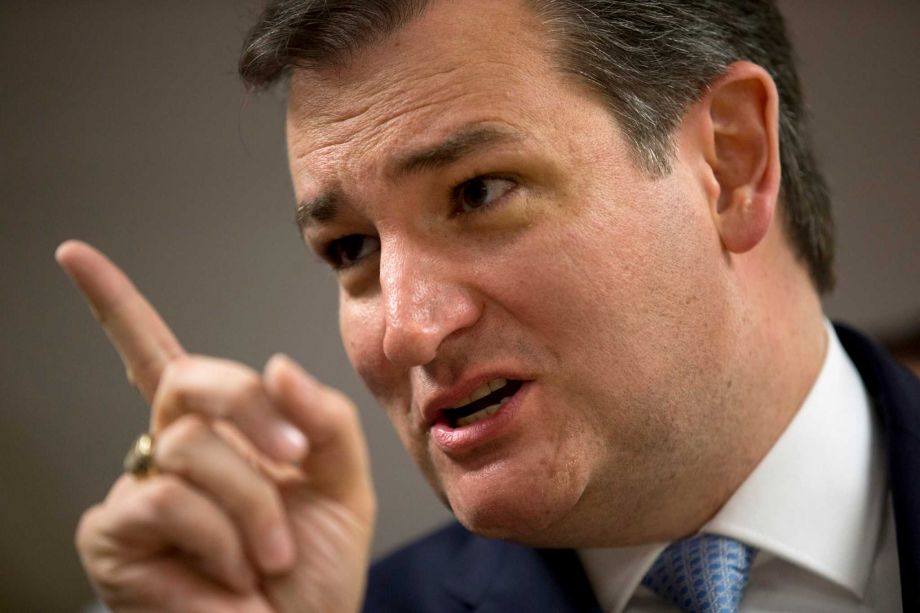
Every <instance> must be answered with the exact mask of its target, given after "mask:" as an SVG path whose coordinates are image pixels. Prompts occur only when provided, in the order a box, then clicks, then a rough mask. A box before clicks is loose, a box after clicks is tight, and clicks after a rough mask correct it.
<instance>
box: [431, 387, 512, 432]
mask: <svg viewBox="0 0 920 613" xmlns="http://www.w3.org/2000/svg"><path fill="white" fill-rule="evenodd" d="M522 385H524V382H523V381H515V380H508V379H492V380H491V381H488V382H486V383H483V384H482V385H481V386H480V387H479V388H478V389H477V390H476V391H474V392H473V393H472V394H470V396H469V397H468V398H464V399H463V400H462V401H461V403H460V404H459V405H457V406H456V407H451V408H449V409H444V410H443V411H442V415H443V417H444V419H445V420H446V421H447V424H448V425H449V426H450V427H451V428H461V427H463V426H468V425H470V424H472V423H475V422H477V421H479V420H480V419H485V418H486V417H488V416H489V415H492V414H494V413H495V412H497V411H498V410H499V409H500V408H501V406H502V405H503V404H504V403H505V402H507V401H508V399H509V398H511V397H512V396H514V394H516V393H517V391H518V390H519V389H521V386H522Z"/></svg>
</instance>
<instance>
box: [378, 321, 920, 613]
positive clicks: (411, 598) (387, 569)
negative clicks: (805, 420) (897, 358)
mask: <svg viewBox="0 0 920 613" xmlns="http://www.w3.org/2000/svg"><path fill="white" fill-rule="evenodd" d="M837 334H838V336H839V337H840V340H841V342H842V343H843V346H844V349H846V352H847V353H848V354H849V356H850V359H852V360H853V363H854V364H855V365H856V368H857V369H858V370H859V373H860V375H861V376H862V379H863V383H864V384H865V386H866V389H867V390H868V392H869V396H870V398H872V400H873V403H874V406H875V408H876V410H878V412H879V416H880V418H881V423H882V427H883V429H884V431H885V433H886V439H885V444H886V448H887V457H888V469H889V487H890V489H891V495H892V501H893V506H894V517H895V527H896V533H897V541H898V557H899V563H900V568H901V592H902V600H903V607H904V610H905V611H920V380H918V379H917V378H916V377H914V376H913V375H912V374H911V373H909V372H908V371H907V370H905V369H904V368H902V367H901V366H900V365H898V364H897V363H895V362H894V361H893V360H892V359H891V357H889V356H888V355H887V354H886V353H885V352H884V351H883V350H882V349H881V348H880V347H878V346H877V345H875V344H874V343H873V342H872V341H870V340H868V339H867V338H865V337H863V336H862V335H860V334H859V333H857V332H855V331H853V330H851V329H849V328H847V327H845V326H839V325H838V326H837ZM364 610H365V611H367V612H374V613H381V612H390V611H392V612H400V613H402V612H406V613H413V612H418V613H422V612H425V613H453V612H457V613H459V612H461V611H462V612H471V611H476V612H477V613H508V612H516V611H527V612H529V613H530V612H533V613H538V612H543V611H545V612H546V613H567V612H571V613H575V612H587V611H591V612H597V613H601V608H600V605H599V604H598V603H597V599H596V598H595V596H594V592H593V590H592V589H591V585H590V584H589V583H588V579H587V577H586V576H585V573H584V570H583V568H582V566H581V562H580V561H579V559H578V556H577V554H576V553H575V552H574V551H572V550H567V549H557V550H546V549H531V548H528V547H523V546H520V545H514V544H511V543H506V542H504V541H496V540H489V539H484V538H481V537H479V536H476V535H474V534H472V533H470V532H468V531H466V530H465V529H464V528H463V527H461V526H460V525H459V524H453V525H451V526H448V527H446V528H444V529H442V530H440V531H439V532H436V533H434V534H433V535H431V536H428V537H426V538H424V539H422V540H420V541H418V542H416V543H414V544H412V545H409V546H408V547H406V548H405V549H402V550H400V551H397V552H396V553H394V554H392V555H390V556H388V557H387V558H384V559H383V560H381V561H380V562H377V563H376V564H374V566H372V567H371V571H370V577H369V581H368V592H367V598H366V601H365V605H364Z"/></svg>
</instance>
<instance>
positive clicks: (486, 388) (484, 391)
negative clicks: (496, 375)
mask: <svg viewBox="0 0 920 613" xmlns="http://www.w3.org/2000/svg"><path fill="white" fill-rule="evenodd" d="M507 384H508V381H507V380H505V379H492V380H491V381H487V382H486V383H483V384H482V385H480V386H479V387H477V388H476V389H475V390H473V393H472V394H470V395H469V396H467V397H466V398H464V399H463V400H461V401H460V402H458V403H457V404H456V405H454V406H453V407H451V408H453V409H457V408H459V407H462V406H466V405H468V404H469V403H471V402H474V401H476V400H479V399H480V398H483V397H485V396H488V395H489V394H491V393H492V392H494V391H496V390H500V389H501V388H503V387H505V386H506V385H507Z"/></svg>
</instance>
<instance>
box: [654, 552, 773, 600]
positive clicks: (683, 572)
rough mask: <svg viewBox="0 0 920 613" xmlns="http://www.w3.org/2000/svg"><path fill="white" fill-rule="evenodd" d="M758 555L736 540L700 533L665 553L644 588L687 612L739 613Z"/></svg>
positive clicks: (660, 557)
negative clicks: (751, 570)
mask: <svg viewBox="0 0 920 613" xmlns="http://www.w3.org/2000/svg"><path fill="white" fill-rule="evenodd" d="M756 554H757V550H756V549H754V548H753V547H749V546H747V545H745V544H743V543H739V542H738V541H736V540H734V539H730V538H728V537H725V536H718V535H715V534H698V535H696V536H693V537H691V538H687V539H683V540H680V541H675V542H674V543H671V544H670V545H669V546H668V548H667V549H665V550H664V551H663V552H661V555H660V556H658V559H657V560H655V563H654V564H653V565H652V567H651V568H650V569H649V571H648V573H647V574H646V575H645V578H644V579H643V580H642V585H644V586H646V587H648V588H649V589H651V590H652V591H653V592H655V593H656V594H658V595H659V596H661V597H662V598H664V599H665V600H667V601H669V602H671V603H673V604H674V605H676V606H677V607H678V608H679V609H680V610H681V611H683V612H684V613H736V611H737V610H738V605H739V604H740V603H741V595H742V592H743V590H744V586H745V585H746V584H747V580H748V573H749V572H750V568H751V563H752V562H753V561H754V556H755V555H756Z"/></svg>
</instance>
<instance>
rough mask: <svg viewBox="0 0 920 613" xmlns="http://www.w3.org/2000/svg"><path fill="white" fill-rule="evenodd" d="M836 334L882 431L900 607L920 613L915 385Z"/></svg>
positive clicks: (918, 390)
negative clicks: (895, 551) (893, 531)
mask: <svg viewBox="0 0 920 613" xmlns="http://www.w3.org/2000/svg"><path fill="white" fill-rule="evenodd" d="M836 329H837V335H838V336H839V337H840V341H841V343H843V346H844V349H846V352H847V353H848V354H849V356H850V359H852V360H853V363H854V364H855V365H856V369H857V370H858V371H859V374H860V376H861V377H862V379H863V383H864V384H865V386H866V390H867V391H868V393H869V396H870V397H871V398H872V400H873V404H874V406H875V408H876V410H877V411H878V413H879V417H880V419H881V422H882V427H883V428H884V430H885V436H886V441H885V444H886V450H887V455H888V474H889V480H890V487H891V499H892V503H893V506H894V518H895V532H896V534H897V540H898V563H899V565H900V568H901V594H902V600H903V602H902V605H903V608H904V610H905V611H920V381H918V380H917V378H916V377H914V376H913V375H912V374H911V373H909V372H907V370H906V369H904V368H902V367H901V366H900V365H898V364H897V363H896V362H894V360H892V359H891V357H889V356H888V355H887V354H886V353H885V352H884V351H883V350H882V349H881V348H880V347H878V346H877V345H876V344H875V343H873V342H872V341H870V340H869V339H867V338H865V337H864V336H862V335H861V334H859V333H857V332H855V331H854V330H852V329H850V328H847V327H846V326H841V325H837V326H836Z"/></svg>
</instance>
